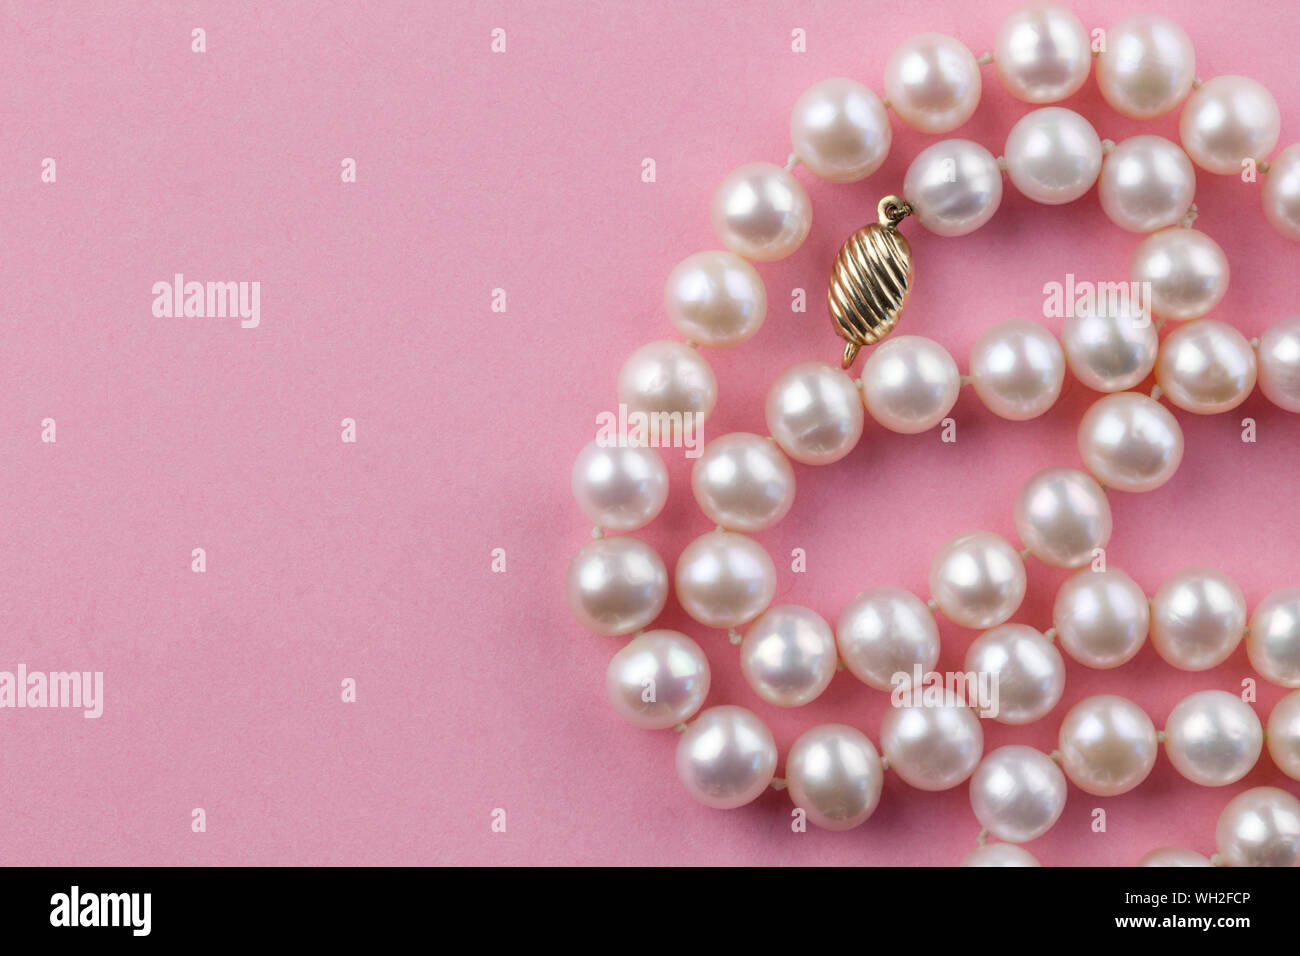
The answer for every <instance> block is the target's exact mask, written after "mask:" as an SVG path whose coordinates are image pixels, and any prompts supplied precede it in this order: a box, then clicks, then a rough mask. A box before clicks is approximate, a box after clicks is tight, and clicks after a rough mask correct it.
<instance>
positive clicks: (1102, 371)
mask: <svg viewBox="0 0 1300 956" xmlns="http://www.w3.org/2000/svg"><path fill="white" fill-rule="evenodd" d="M1061 347H1062V348H1063V349H1064V351H1065V360H1066V361H1067V362H1068V363H1069V365H1070V370H1071V371H1072V372H1074V376H1075V378H1077V379H1078V380H1079V381H1080V382H1082V383H1083V384H1084V385H1086V386H1088V388H1091V389H1094V390H1096V391H1098V392H1122V391H1124V390H1125V389H1130V388H1132V387H1133V386H1134V385H1137V384H1138V383H1139V382H1141V381H1142V380H1143V379H1144V378H1146V377H1147V376H1148V375H1150V374H1151V369H1152V368H1154V367H1155V364H1156V353H1157V351H1158V349H1159V347H1160V338H1159V336H1158V335H1157V333H1156V327H1155V323H1153V322H1152V321H1151V319H1150V317H1149V316H1144V315H1142V314H1141V309H1140V308H1138V307H1136V306H1135V305H1133V304H1132V303H1126V304H1125V305H1123V306H1121V307H1120V308H1116V309H1111V308H1109V307H1105V308H1101V307H1093V308H1088V309H1083V310H1075V311H1074V313H1073V314H1072V315H1067V316H1066V318H1065V324H1064V326H1063V327H1062V329H1061Z"/></svg>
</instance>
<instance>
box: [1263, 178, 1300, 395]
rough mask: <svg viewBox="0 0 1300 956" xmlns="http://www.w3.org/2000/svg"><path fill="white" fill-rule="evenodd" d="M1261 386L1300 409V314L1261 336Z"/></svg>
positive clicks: (1265, 390) (1267, 391)
mask: <svg viewBox="0 0 1300 956" xmlns="http://www.w3.org/2000/svg"><path fill="white" fill-rule="evenodd" d="M1270 175H1271V174H1270ZM1259 390H1260V391H1261V392H1263V393H1264V395H1265V396H1266V397H1267V398H1268V400H1269V401H1270V402H1272V403H1273V404H1274V405H1276V406H1277V407H1278V408H1284V409H1286V410H1287V411H1288V412H1300V315H1297V316H1292V317H1291V318H1289V319H1283V320H1282V321H1281V322H1278V323H1277V324H1276V325H1274V326H1272V327H1270V328H1269V329H1268V330H1267V331H1266V332H1265V333H1264V334H1263V335H1262V336H1260V339H1259Z"/></svg>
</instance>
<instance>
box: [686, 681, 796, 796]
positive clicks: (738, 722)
mask: <svg viewBox="0 0 1300 956" xmlns="http://www.w3.org/2000/svg"><path fill="white" fill-rule="evenodd" d="M775 773H776V741H775V740H773V739H772V732H771V731H770V730H768V729H767V725H766V724H764V723H763V721H761V720H760V719H759V718H758V717H757V716H756V715H755V714H754V713H752V712H751V711H748V710H746V709H745V708H743V707H731V706H724V707H710V708H709V709H708V710H706V711H704V712H703V713H702V714H700V716H699V717H698V718H696V720H695V721H694V722H693V723H692V724H691V725H690V726H689V727H687V728H686V730H685V732H684V733H683V734H682V735H681V738H680V739H679V740H678V741H677V776H678V779H680V780H681V782H682V784H683V785H684V786H685V787H686V789H687V791H688V792H689V793H690V794H691V796H693V797H694V798H695V799H696V800H698V801H700V803H703V804H704V805H705V806H709V807H714V808H715V809H718V810H732V809H735V808H736V807H743V806H744V805H745V804H747V803H751V802H752V801H754V800H756V799H757V798H758V797H759V796H760V795H762V793H763V791H764V790H766V789H767V787H768V784H770V783H771V782H772V777H773V776H774V775H775Z"/></svg>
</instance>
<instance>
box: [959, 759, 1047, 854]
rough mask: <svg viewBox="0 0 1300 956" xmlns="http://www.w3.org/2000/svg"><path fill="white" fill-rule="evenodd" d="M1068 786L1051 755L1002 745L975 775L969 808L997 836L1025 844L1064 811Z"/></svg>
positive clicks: (979, 767) (1044, 831)
mask: <svg viewBox="0 0 1300 956" xmlns="http://www.w3.org/2000/svg"><path fill="white" fill-rule="evenodd" d="M1065 787H1066V785H1065V775H1064V774H1062V773H1061V770H1060V768H1059V767H1057V766H1056V764H1054V763H1052V761H1051V758H1049V757H1048V756H1047V754H1045V753H1043V752H1042V751H1039V750H1034V749H1033V748H1032V747H1022V746H1018V745H1012V746H1008V747H999V748H998V749H997V750H994V751H993V752H992V753H990V754H989V755H988V756H987V757H985V758H984V760H983V761H982V762H981V763H980V765H979V766H978V767H977V768H976V769H975V773H974V775H973V776H972V777H971V781H970V802H971V809H973V810H974V811H975V816H976V818H977V819H978V820H979V822H980V824H981V825H982V826H983V827H984V828H985V829H987V830H988V831H989V832H990V833H991V834H993V835H994V836H995V837H997V838H998V839H999V840H1005V841H1006V842H1007V843H1027V842H1028V841H1030V840H1033V839H1035V838H1036V837H1040V836H1042V835H1043V834H1044V833H1046V832H1047V831H1048V830H1050V829H1051V828H1052V825H1053V824H1054V823H1056V821H1057V819H1058V818H1059V817H1060V816H1061V811H1062V810H1064V809H1065V796H1066V788H1065Z"/></svg>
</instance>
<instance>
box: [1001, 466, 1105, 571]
mask: <svg viewBox="0 0 1300 956" xmlns="http://www.w3.org/2000/svg"><path fill="white" fill-rule="evenodd" d="M1015 519H1016V533H1017V534H1018V535H1020V540H1021V541H1022V542H1024V545H1025V547H1026V548H1028V549H1029V552H1030V553H1031V554H1032V555H1033V556H1034V557H1036V558H1037V559H1038V560H1039V561H1042V562H1043V563H1044V564H1047V565H1050V566H1052V567H1054V568H1081V567H1083V566H1084V565H1085V564H1087V563H1088V562H1089V561H1091V560H1092V559H1093V557H1094V553H1095V552H1096V551H1097V549H1099V548H1105V547H1106V543H1107V542H1108V541H1110V533H1111V527H1112V522H1111V514H1110V502H1109V501H1108V500H1107V499H1106V492H1105V491H1103V490H1102V487H1101V485H1099V484H1097V482H1096V480H1095V479H1094V478H1093V477H1092V476H1091V475H1089V474H1086V473H1084V472H1082V471H1079V470H1078V469H1076V468H1047V469H1044V470H1043V471H1040V472H1038V474H1036V475H1033V476H1032V477H1031V478H1030V479H1029V480H1028V481H1026V482H1025V483H1024V484H1023V485H1022V486H1021V488H1020V492H1019V493H1018V494H1017V495H1016V504H1015Z"/></svg>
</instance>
